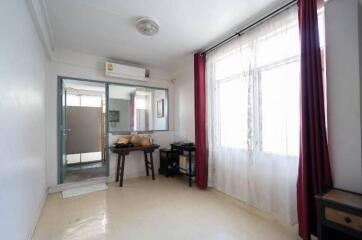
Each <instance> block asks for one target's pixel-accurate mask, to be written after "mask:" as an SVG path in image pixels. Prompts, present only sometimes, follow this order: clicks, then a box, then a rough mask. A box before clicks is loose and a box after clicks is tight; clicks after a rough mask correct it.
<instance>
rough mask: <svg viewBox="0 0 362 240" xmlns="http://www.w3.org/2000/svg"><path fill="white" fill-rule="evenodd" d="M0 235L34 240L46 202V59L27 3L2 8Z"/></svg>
mask: <svg viewBox="0 0 362 240" xmlns="http://www.w3.org/2000/svg"><path fill="white" fill-rule="evenodd" d="M0 29H1V34H2V35H1V37H0V84H1V87H0V116H1V124H0V153H1V158H0V165H1V167H0V232H1V237H0V238H1V239H11V240H24V239H30V237H31V234H32V231H33V229H34V227H35V224H36V222H37V220H38V217H39V214H40V211H41V208H42V206H43V203H44V200H45V197H46V178H45V165H46V162H45V152H46V150H45V149H46V146H45V145H46V143H45V128H44V125H45V65H46V61H47V60H46V55H45V51H44V49H43V48H42V45H41V42H40V40H39V38H38V36H37V33H36V30H35V27H34V25H33V23H32V19H31V17H30V15H29V12H28V9H27V6H26V3H25V1H24V0H4V1H1V3H0Z"/></svg>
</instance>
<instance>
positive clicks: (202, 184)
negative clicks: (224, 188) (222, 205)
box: [194, 53, 208, 189]
mask: <svg viewBox="0 0 362 240" xmlns="http://www.w3.org/2000/svg"><path fill="white" fill-rule="evenodd" d="M205 70H206V55H205V54H203V53H197V54H195V55H194V74H195V76H194V81H195V94H194V95H195V145H196V162H195V163H196V185H197V186H198V187H199V188H201V189H205V188H207V175H208V170H207V160H208V159H207V158H208V156H207V136H206V79H205Z"/></svg>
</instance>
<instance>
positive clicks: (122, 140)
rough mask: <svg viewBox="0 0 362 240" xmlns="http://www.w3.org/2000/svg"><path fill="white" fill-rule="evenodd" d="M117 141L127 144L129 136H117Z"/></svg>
mask: <svg viewBox="0 0 362 240" xmlns="http://www.w3.org/2000/svg"><path fill="white" fill-rule="evenodd" d="M117 143H119V144H128V143H130V136H124V137H120V138H118V140H117Z"/></svg>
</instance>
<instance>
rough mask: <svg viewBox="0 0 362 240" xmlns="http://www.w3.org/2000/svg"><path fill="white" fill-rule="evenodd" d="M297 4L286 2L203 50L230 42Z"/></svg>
mask: <svg viewBox="0 0 362 240" xmlns="http://www.w3.org/2000/svg"><path fill="white" fill-rule="evenodd" d="M295 4H297V0H292V1H290V2H288V3H286V4H284V5H283V6H281V7H279V8H278V9H276V10H274V11H273V12H271V13H269V14H268V15H266V16H264V17H262V18H260V19H259V20H257V21H255V22H254V23H252V24H250V25H248V26H246V27H244V28H243V29H241V30H239V31H237V32H236V33H235V34H234V35H231V36H230V37H227V38H225V39H224V40H222V41H221V42H219V43H216V44H215V45H213V46H211V47H210V48H208V49H206V50H205V51H203V52H202V53H203V54H206V53H208V52H210V51H212V50H214V49H216V48H218V47H220V46H222V45H224V44H225V43H228V42H230V41H231V40H232V39H234V38H236V37H239V36H241V34H243V33H245V32H247V31H249V30H251V29H252V28H254V27H256V26H257V25H259V24H261V23H263V22H265V21H266V20H268V19H269V18H272V17H274V16H275V15H277V14H279V13H280V12H282V11H284V10H286V9H288V8H290V7H292V6H294V5H295Z"/></svg>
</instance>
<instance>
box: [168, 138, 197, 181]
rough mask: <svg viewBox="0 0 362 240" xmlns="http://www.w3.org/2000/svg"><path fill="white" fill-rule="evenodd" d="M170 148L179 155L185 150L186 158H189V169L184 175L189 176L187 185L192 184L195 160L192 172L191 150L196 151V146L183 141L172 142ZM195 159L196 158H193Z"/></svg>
mask: <svg viewBox="0 0 362 240" xmlns="http://www.w3.org/2000/svg"><path fill="white" fill-rule="evenodd" d="M170 145H171V150H174V151H177V152H178V153H179V155H182V154H183V153H184V152H187V156H188V160H189V169H188V173H186V175H187V176H188V177H189V186H190V187H191V186H192V177H195V176H196V162H195V169H194V174H193V173H192V159H191V157H192V152H195V151H196V147H195V145H194V144H189V143H187V144H184V143H172V144H170ZM195 160H196V159H195Z"/></svg>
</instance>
